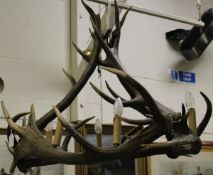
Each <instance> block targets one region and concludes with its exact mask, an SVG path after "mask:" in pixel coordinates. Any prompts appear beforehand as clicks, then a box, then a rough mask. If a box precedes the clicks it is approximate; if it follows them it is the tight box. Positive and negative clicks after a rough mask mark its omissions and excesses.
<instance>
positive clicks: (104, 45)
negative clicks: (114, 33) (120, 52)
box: [91, 20, 114, 58]
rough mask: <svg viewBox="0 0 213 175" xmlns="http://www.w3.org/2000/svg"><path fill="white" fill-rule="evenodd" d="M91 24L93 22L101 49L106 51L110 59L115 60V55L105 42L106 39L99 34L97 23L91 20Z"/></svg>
mask: <svg viewBox="0 0 213 175" xmlns="http://www.w3.org/2000/svg"><path fill="white" fill-rule="evenodd" d="M91 22H92V26H93V28H94V32H95V35H96V37H97V39H98V41H99V43H100V45H101V48H102V49H103V50H104V51H105V53H106V55H107V56H109V57H110V58H113V57H114V55H113V54H112V52H111V50H110V48H109V47H108V46H107V44H106V42H105V41H104V39H103V37H102V35H101V33H100V32H99V30H98V28H97V26H96V24H95V22H94V21H93V20H91Z"/></svg>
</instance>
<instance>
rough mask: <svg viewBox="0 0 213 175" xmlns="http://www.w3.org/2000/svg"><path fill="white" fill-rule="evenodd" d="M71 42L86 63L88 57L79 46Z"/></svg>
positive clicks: (88, 59)
mask: <svg viewBox="0 0 213 175" xmlns="http://www.w3.org/2000/svg"><path fill="white" fill-rule="evenodd" d="M72 44H73V46H74V47H75V49H76V50H77V52H78V53H79V54H80V55H81V56H82V58H83V59H84V60H85V61H86V62H87V63H88V62H89V61H90V57H89V56H87V55H86V54H85V53H84V52H83V51H82V50H81V49H79V47H78V46H77V45H76V44H75V43H72Z"/></svg>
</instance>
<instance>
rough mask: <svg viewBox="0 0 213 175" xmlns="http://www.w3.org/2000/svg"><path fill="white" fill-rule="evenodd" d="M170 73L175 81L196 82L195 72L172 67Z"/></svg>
mask: <svg viewBox="0 0 213 175" xmlns="http://www.w3.org/2000/svg"><path fill="white" fill-rule="evenodd" d="M169 73H170V75H171V78H172V80H173V81H179V82H185V83H196V74H195V73H193V72H184V71H178V70H175V69H170V70H169Z"/></svg>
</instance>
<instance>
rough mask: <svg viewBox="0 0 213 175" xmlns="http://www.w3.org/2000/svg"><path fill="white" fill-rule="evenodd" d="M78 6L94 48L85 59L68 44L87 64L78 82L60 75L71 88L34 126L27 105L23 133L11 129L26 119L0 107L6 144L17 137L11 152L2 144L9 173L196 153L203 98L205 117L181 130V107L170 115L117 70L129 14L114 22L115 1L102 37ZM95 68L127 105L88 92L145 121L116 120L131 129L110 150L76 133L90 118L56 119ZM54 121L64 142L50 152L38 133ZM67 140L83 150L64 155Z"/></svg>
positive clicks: (202, 126) (185, 114)
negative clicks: (112, 79)
mask: <svg viewBox="0 0 213 175" xmlns="http://www.w3.org/2000/svg"><path fill="white" fill-rule="evenodd" d="M81 1H82V4H83V5H84V7H85V9H86V10H87V11H88V13H89V15H90V19H91V23H92V26H93V31H91V36H92V38H93V40H94V44H93V49H92V52H91V54H90V55H87V54H85V52H83V51H81V50H80V49H79V48H78V47H77V46H76V45H75V44H74V46H75V48H76V50H77V51H78V52H79V54H80V55H81V56H82V58H83V59H84V60H85V61H86V62H87V67H86V68H85V70H84V72H83V74H82V75H81V77H80V79H79V80H78V81H76V80H75V79H74V78H73V77H72V76H71V75H70V74H68V73H67V72H66V71H64V72H65V74H66V75H67V77H68V78H69V79H70V81H71V82H72V84H73V88H72V89H71V90H70V91H69V92H68V93H67V95H66V96H65V97H64V98H63V99H62V100H61V101H60V102H59V103H58V104H57V105H56V106H54V107H53V109H51V110H50V111H49V112H47V113H46V114H45V115H44V116H42V117H41V118H40V119H38V120H36V117H35V110H34V107H33V105H32V106H31V109H30V113H29V114H30V115H29V122H28V125H27V126H25V127H21V126H19V125H17V124H16V121H17V120H18V119H19V118H21V117H23V116H24V115H27V114H28V113H21V114H18V115H16V116H14V117H11V116H10V114H9V112H8V110H7V108H6V106H5V104H4V102H1V105H2V109H3V112H4V115H5V118H6V120H7V122H8V125H9V126H8V138H9V134H10V133H11V131H12V132H14V133H16V134H18V135H19V137H20V139H19V140H17V141H16V142H15V143H14V145H13V146H10V145H9V144H8V143H7V146H8V150H9V151H10V153H11V154H12V155H13V162H12V165H11V168H10V172H11V173H13V172H14V170H15V168H16V167H18V169H19V170H20V171H21V172H24V173H25V172H26V171H27V170H28V169H30V168H32V167H38V166H46V165H51V164H57V163H63V164H76V165H77V164H89V163H94V162H100V161H106V160H113V159H119V158H139V157H144V156H151V155H158V154H166V155H167V156H168V157H170V158H177V157H178V156H181V155H188V154H197V153H199V151H200V149H201V145H202V142H201V140H200V136H201V134H202V133H203V131H204V129H205V128H206V126H207V124H208V122H209V119H210V117H211V115H212V105H211V102H210V100H209V99H208V97H207V96H206V95H205V94H204V93H202V92H201V95H202V96H203V98H204V100H205V102H206V104H207V110H206V114H205V116H204V118H203V120H202V122H201V123H200V124H199V125H198V127H197V128H195V130H192V129H190V127H189V126H188V124H187V120H188V117H189V111H188V112H186V109H185V107H184V105H182V112H181V113H176V112H174V111H172V110H171V109H169V108H167V107H166V106H164V105H163V104H161V103H159V102H157V101H155V100H154V99H153V97H152V96H151V95H150V93H149V92H148V91H147V90H146V89H145V88H144V87H143V85H141V84H140V83H139V82H137V81H136V80H135V79H134V78H133V77H131V76H130V75H129V74H128V73H127V72H126V71H125V69H124V68H123V66H122V64H121V61H120V59H119V51H118V50H119V42H120V36H121V29H122V27H123V25H124V22H125V19H126V16H127V14H128V12H129V10H127V11H126V13H125V14H124V15H123V17H122V18H121V20H120V18H119V12H118V7H117V3H116V0H115V29H114V30H112V31H110V30H109V31H107V32H104V31H103V30H102V29H101V19H100V16H99V15H97V14H95V13H94V11H93V10H92V9H91V8H90V7H89V6H88V5H87V4H86V3H85V2H84V0H81ZM110 33H111V34H112V35H111V37H110V36H109V34H110ZM101 50H104V52H105V53H106V58H105V59H104V60H102V59H101V58H100V52H101ZM97 66H100V68H101V69H103V70H106V71H109V72H110V73H112V74H115V75H116V76H117V78H118V80H119V81H120V83H121V84H122V85H123V87H124V88H125V90H126V91H127V92H128V94H129V96H130V99H129V100H127V99H124V98H122V97H120V96H119V95H118V94H117V93H116V92H115V91H114V90H113V89H112V88H111V87H110V86H109V85H108V84H107V88H108V89H109V91H110V92H111V94H112V95H113V96H114V97H115V98H111V97H110V96H108V95H107V94H105V93H104V92H102V91H100V90H99V89H98V88H97V87H96V86H95V85H93V84H91V85H92V87H93V88H94V90H95V91H96V92H97V93H98V94H99V95H100V96H101V97H102V98H103V99H105V100H106V101H107V102H109V103H111V104H114V102H115V99H116V98H118V97H119V98H120V99H121V101H122V104H123V106H124V107H130V108H132V109H134V110H136V111H138V112H139V113H141V114H142V116H144V117H145V118H146V119H143V120H130V119H127V118H123V117H122V116H116V118H117V119H119V120H121V121H124V122H128V123H130V124H133V125H135V126H134V128H133V129H132V130H131V131H130V132H128V133H126V135H125V136H124V137H125V139H123V140H125V141H124V142H121V143H119V142H118V143H117V144H116V145H114V146H113V147H112V148H102V147H100V146H95V145H93V144H91V143H89V142H88V141H87V140H86V139H85V138H84V137H83V136H81V135H80V134H79V132H78V129H79V128H80V127H82V126H83V125H84V124H85V123H86V122H88V121H89V120H91V119H92V118H88V119H85V120H84V121H82V122H79V123H76V122H75V123H68V122H67V121H66V120H65V119H64V118H63V117H62V115H61V112H62V111H64V110H65V109H66V108H67V107H69V106H70V104H71V103H72V102H73V100H74V99H75V97H76V96H77V95H78V94H79V93H80V91H81V89H82V88H83V87H84V85H85V84H86V83H87V81H88V79H89V78H90V76H91V75H92V73H93V72H94V71H95V69H96V67H97ZM56 117H57V118H58V119H59V120H60V122H61V123H62V125H63V127H64V128H65V129H66V131H67V132H66V134H67V135H66V136H65V139H64V140H63V143H62V144H61V146H59V147H55V146H54V145H52V144H51V143H50V142H48V141H47V140H46V139H45V138H44V136H43V134H42V133H41V131H42V130H44V128H45V127H46V126H47V125H48V123H49V122H51V121H52V120H54V119H55V118H56ZM161 136H166V138H167V141H166V142H164V143H154V141H155V140H156V139H158V138H159V137H161ZM71 137H73V138H74V139H75V140H76V141H77V142H78V143H79V144H80V145H81V146H82V147H83V148H84V152H78V153H75V152H73V153H71V152H68V151H67V147H68V144H69V141H70V139H71Z"/></svg>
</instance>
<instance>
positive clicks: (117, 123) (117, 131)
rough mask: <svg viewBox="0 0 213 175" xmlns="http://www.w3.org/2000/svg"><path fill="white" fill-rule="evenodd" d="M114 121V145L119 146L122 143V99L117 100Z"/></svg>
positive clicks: (114, 108)
mask: <svg viewBox="0 0 213 175" xmlns="http://www.w3.org/2000/svg"><path fill="white" fill-rule="evenodd" d="M113 113H114V120H113V145H114V146H118V145H120V143H121V119H120V117H121V116H122V114H123V103H122V101H121V99H120V98H117V99H116V100H115V103H114V106H113Z"/></svg>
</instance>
